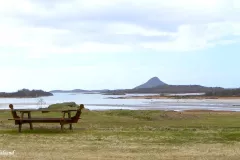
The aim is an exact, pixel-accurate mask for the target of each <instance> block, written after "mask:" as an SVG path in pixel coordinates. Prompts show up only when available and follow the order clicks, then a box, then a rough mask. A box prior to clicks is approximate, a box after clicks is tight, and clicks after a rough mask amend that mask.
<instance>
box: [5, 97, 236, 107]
mask: <svg viewBox="0 0 240 160" xmlns="http://www.w3.org/2000/svg"><path fill="white" fill-rule="evenodd" d="M141 95H146V94H127V95H124V96H141ZM147 95H149V94H147ZM150 95H151V94H150ZM152 95H154V94H152ZM110 97H111V98H110ZM117 97H123V96H121V95H102V94H84V93H74V94H73V93H54V96H50V97H40V98H0V109H8V105H9V104H10V103H12V104H13V105H14V107H15V108H17V109H30V108H31V109H37V108H45V107H48V106H49V105H51V104H55V103H62V102H76V103H77V104H84V105H85V107H86V108H87V109H90V110H108V109H131V110H175V111H183V110H195V109H196V110H199V109H200V110H202V109H203V110H218V111H220V110H224V111H240V99H235V100H233V99H231V100H223V99H202V100H197V99H112V98H117Z"/></svg>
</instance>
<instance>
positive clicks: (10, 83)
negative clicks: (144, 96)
mask: <svg viewBox="0 0 240 160" xmlns="http://www.w3.org/2000/svg"><path fill="white" fill-rule="evenodd" d="M239 15H240V1H239V0H167V1H166V0H101V1H100V0H2V1H0V73H1V76H0V77H1V81H0V82H1V84H0V91H16V90H18V89H21V88H29V89H44V90H52V89H76V88H81V89H117V88H133V87H135V86H137V85H139V84H141V83H143V82H145V81H146V80H148V79H149V78H151V77H153V76H158V77H159V78H160V79H161V80H162V81H164V82H166V83H168V84H200V85H205V86H221V87H240V72H239V70H240V65H239V64H240V52H239V51H240V16H239Z"/></svg>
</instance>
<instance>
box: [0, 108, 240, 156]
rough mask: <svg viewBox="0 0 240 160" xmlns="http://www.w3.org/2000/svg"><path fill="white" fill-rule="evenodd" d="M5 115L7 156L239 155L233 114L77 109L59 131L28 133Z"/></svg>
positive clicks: (1, 125)
mask: <svg viewBox="0 0 240 160" xmlns="http://www.w3.org/2000/svg"><path fill="white" fill-rule="evenodd" d="M37 116H45V117H48V116H49V117H59V116H61V114H60V113H56V112H50V113H44V114H43V113H40V112H33V115H32V117H37ZM8 118H11V115H10V112H9V111H4V112H0V148H2V149H5V150H10V151H11V150H13V149H14V150H16V155H15V156H12V157H4V158H8V159H222V160H225V159H236V160H237V159H240V149H239V148H240V113H239V112H201V111H196V112H194V111H192V112H172V111H168V112H167V111H131V110H110V111H89V110H83V113H82V116H81V118H82V119H81V121H80V122H78V123H77V124H74V125H73V128H74V130H73V131H70V130H68V129H67V127H68V126H65V128H66V129H65V130H64V132H61V130H60V125H59V124H34V130H33V131H31V130H29V126H28V125H27V124H25V125H23V132H22V133H18V132H17V126H15V125H14V123H13V121H8V120H7V119H8ZM0 159H1V156H0Z"/></svg>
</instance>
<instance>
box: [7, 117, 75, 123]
mask: <svg viewBox="0 0 240 160" xmlns="http://www.w3.org/2000/svg"><path fill="white" fill-rule="evenodd" d="M8 120H15V121H21V122H22V123H30V122H32V123H41V122H42V123H60V122H62V121H63V122H69V123H70V122H71V121H72V119H71V118H31V119H29V118H23V119H21V118H15V119H8Z"/></svg>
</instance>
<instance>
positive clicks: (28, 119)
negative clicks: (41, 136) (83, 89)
mask: <svg viewBox="0 0 240 160" xmlns="http://www.w3.org/2000/svg"><path fill="white" fill-rule="evenodd" d="M9 108H10V109H11V113H12V116H13V119H8V120H14V121H15V125H18V131H19V132H21V130H22V124H24V123H28V124H29V125H30V129H31V130H32V129H33V125H32V123H59V124H60V125H61V130H63V127H64V125H65V124H69V129H70V130H72V124H73V123H77V122H78V120H79V119H80V116H81V113H82V109H83V108H84V105H83V104H81V105H80V107H79V109H77V110H55V111H58V112H62V113H63V116H62V118H32V117H31V112H32V111H33V110H15V109H14V108H13V105H12V104H10V105H9ZM18 111H19V112H20V113H21V117H19V116H18V115H17V112H18ZM34 111H42V112H43V113H44V112H52V111H54V110H46V109H43V110H34ZM72 111H76V114H75V116H73V117H71V112H72ZM25 113H27V114H28V117H26V118H25V117H24V114H25ZM66 114H68V117H67V118H65V115H66Z"/></svg>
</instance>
